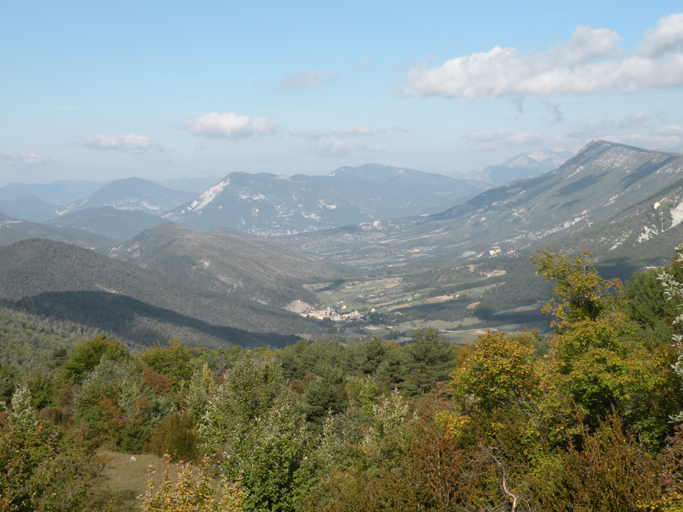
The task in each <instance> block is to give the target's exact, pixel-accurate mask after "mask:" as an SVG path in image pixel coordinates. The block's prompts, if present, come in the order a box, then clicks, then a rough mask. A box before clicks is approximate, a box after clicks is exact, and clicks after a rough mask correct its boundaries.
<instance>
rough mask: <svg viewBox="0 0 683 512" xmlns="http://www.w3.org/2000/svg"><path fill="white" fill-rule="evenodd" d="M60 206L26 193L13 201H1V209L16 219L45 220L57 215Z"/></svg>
mask: <svg viewBox="0 0 683 512" xmlns="http://www.w3.org/2000/svg"><path fill="white" fill-rule="evenodd" d="M58 209H59V207H58V206H57V205H55V204H49V203H46V202H45V201H42V200H41V199H38V198H37V197H36V196H34V195H33V194H26V195H23V196H21V197H18V198H17V199H13V200H11V201H0V210H1V211H3V212H4V213H5V214H7V215H9V216H10V217H14V218H15V219H22V220H28V221H31V222H45V221H46V220H49V219H52V218H53V217H56V216H57V210H58Z"/></svg>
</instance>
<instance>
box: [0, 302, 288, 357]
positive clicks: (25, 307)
mask: <svg viewBox="0 0 683 512" xmlns="http://www.w3.org/2000/svg"><path fill="white" fill-rule="evenodd" d="M2 305H4V306H5V307H8V308H12V309H15V310H19V311H24V312H27V313H31V314H35V315H40V316H47V317H50V318H52V319H54V320H68V321H71V322H74V323H79V324H82V325H86V326H89V327H96V328H99V329H102V330H105V331H109V332H112V333H114V334H115V335H117V336H120V337H122V338H126V339H130V340H131V341H134V342H136V343H140V344H143V345H152V344H154V343H156V342H158V341H168V336H169V331H174V334H175V331H178V330H179V329H181V330H192V331H196V332H198V333H200V334H201V335H204V336H207V337H211V338H215V340H213V341H214V343H213V344H215V345H216V346H221V345H222V346H229V345H241V346H244V347H259V346H274V347H283V346H286V345H290V344H292V343H295V342H296V341H297V340H298V338H297V337H296V336H292V335H282V334H276V333H258V332H249V331H244V330H242V329H236V328H234V327H227V326H224V325H213V324H209V323H207V322H204V321H201V320H198V319H196V318H193V317H190V316H186V315H182V314H179V313H176V312H174V311H170V310H168V309H163V308H159V307H157V306H152V305H150V304H147V303H145V302H141V301H139V300H137V299H133V298H131V297H127V296H125V295H118V294H114V293H107V292H91V291H77V292H45V293H41V294H39V295H35V296H32V297H26V298H23V299H20V300H16V301H11V300H3V301H2ZM187 334H188V335H189V334H190V333H189V332H188V333H187ZM207 341H209V343H210V341H211V340H207ZM221 342H222V343H221Z"/></svg>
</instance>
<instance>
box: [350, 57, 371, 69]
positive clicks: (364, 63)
mask: <svg viewBox="0 0 683 512" xmlns="http://www.w3.org/2000/svg"><path fill="white" fill-rule="evenodd" d="M371 64H372V61H371V60H370V59H363V60H362V61H360V62H358V63H357V64H354V65H353V69H360V68H364V67H366V66H369V65H371Z"/></svg>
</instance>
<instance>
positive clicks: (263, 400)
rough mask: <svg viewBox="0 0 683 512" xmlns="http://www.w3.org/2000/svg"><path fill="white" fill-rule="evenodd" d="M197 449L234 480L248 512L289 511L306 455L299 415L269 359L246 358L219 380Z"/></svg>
mask: <svg viewBox="0 0 683 512" xmlns="http://www.w3.org/2000/svg"><path fill="white" fill-rule="evenodd" d="M199 436H200V441H201V444H202V447H203V449H204V450H205V451H206V452H207V453H209V454H212V455H214V456H218V457H219V458H220V460H221V462H220V467H221V469H222V471H223V472H225V474H227V475H228V476H229V477H230V478H231V479H233V480H236V479H238V478H239V479H240V480H241V482H242V484H243V486H244V489H245V492H246V495H247V496H246V499H245V508H247V509H249V510H282V511H289V510H294V508H295V503H296V501H297V496H298V495H299V493H300V491H301V488H302V485H303V484H304V483H305V482H306V481H307V480H309V479H310V474H308V473H307V478H304V477H303V473H302V471H304V467H305V466H304V465H303V461H304V458H305V457H306V455H307V453H308V452H309V451H310V435H309V433H308V431H307V429H306V421H305V415H304V414H303V412H302V411H301V405H300V403H299V400H298V398H297V397H296V396H295V394H294V392H293V391H292V390H291V389H289V387H288V386H287V383H286V381H285V380H284V378H283V376H282V369H281V368H280V366H279V365H278V364H277V363H276V362H275V361H274V360H273V359H272V358H263V359H257V358H255V357H253V356H251V355H250V356H246V357H244V358H243V359H241V360H239V361H237V362H236V363H235V365H234V366H233V368H231V369H230V370H229V371H228V372H226V374H225V382H224V383H223V384H222V385H221V386H220V387H218V389H217V390H216V393H215V395H214V396H212V397H211V398H210V399H209V403H208V405H207V409H206V413H205V414H204V416H203V418H202V420H201V422H200V425H199Z"/></svg>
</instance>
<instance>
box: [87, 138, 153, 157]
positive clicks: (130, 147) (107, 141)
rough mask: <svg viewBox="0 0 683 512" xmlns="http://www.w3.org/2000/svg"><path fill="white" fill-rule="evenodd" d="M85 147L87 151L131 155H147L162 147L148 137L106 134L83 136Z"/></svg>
mask: <svg viewBox="0 0 683 512" xmlns="http://www.w3.org/2000/svg"><path fill="white" fill-rule="evenodd" d="M81 142H82V143H83V147H84V148H87V149H97V150H99V151H121V152H122V153H129V154H131V155H138V154H141V153H147V152H148V151H152V150H155V149H160V146H159V145H158V144H157V143H155V142H153V141H152V139H150V138H149V137H147V136H146V135H136V134H134V133H130V134H128V135H108V134H106V133H93V134H91V135H81Z"/></svg>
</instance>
